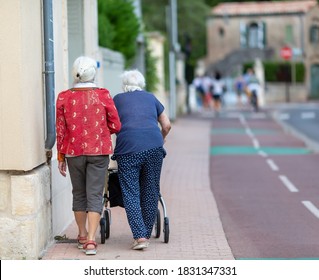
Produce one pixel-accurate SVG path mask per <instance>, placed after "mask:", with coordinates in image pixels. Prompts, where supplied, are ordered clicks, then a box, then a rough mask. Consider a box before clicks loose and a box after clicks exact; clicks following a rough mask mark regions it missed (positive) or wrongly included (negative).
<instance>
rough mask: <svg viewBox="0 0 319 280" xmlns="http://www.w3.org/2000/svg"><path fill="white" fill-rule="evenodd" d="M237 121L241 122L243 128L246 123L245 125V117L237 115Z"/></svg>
mask: <svg viewBox="0 0 319 280" xmlns="http://www.w3.org/2000/svg"><path fill="white" fill-rule="evenodd" d="M239 120H240V122H241V124H242V125H243V126H245V125H246V124H247V123H246V120H245V117H244V116H243V115H239Z"/></svg>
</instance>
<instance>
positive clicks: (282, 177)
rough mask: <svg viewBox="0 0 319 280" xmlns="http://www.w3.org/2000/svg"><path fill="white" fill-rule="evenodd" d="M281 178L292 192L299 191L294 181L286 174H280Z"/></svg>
mask: <svg viewBox="0 0 319 280" xmlns="http://www.w3.org/2000/svg"><path fill="white" fill-rule="evenodd" d="M279 179H280V180H281V181H282V182H283V184H284V185H285V186H286V187H287V189H288V190H289V191H291V192H299V190H298V189H297V188H296V187H295V186H294V184H293V183H291V182H290V181H289V179H288V178H287V177H286V176H284V175H279Z"/></svg>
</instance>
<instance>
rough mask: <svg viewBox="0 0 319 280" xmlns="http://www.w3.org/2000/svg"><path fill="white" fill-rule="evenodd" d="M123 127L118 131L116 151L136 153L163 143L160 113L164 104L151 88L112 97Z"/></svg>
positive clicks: (119, 153)
mask: <svg viewBox="0 0 319 280" xmlns="http://www.w3.org/2000/svg"><path fill="white" fill-rule="evenodd" d="M113 100H114V104H115V106H116V108H117V110H118V114H119V117H120V120H121V124H122V128H121V130H120V132H118V133H117V137H116V145H115V150H114V155H123V154H133V153H138V152H142V151H146V150H149V149H153V148H157V147H161V146H163V144H164V142H163V136H162V133H161V130H160V127H159V125H158V117H159V115H160V114H162V112H163V111H164V106H163V105H162V104H161V102H160V101H159V100H158V99H157V98H156V97H155V96H154V95H153V94H152V93H150V92H147V91H144V90H142V91H139V90H136V91H133V92H124V93H119V94H117V95H115V96H114V98H113Z"/></svg>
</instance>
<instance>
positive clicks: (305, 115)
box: [301, 112, 316, 120]
mask: <svg viewBox="0 0 319 280" xmlns="http://www.w3.org/2000/svg"><path fill="white" fill-rule="evenodd" d="M315 117H316V113H315V112H302V113H301V118H302V119H304V120H305V119H314V118H315Z"/></svg>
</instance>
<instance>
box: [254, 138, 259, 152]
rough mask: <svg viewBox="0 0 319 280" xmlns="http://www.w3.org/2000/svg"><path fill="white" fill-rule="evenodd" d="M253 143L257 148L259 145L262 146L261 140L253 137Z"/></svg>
mask: <svg viewBox="0 0 319 280" xmlns="http://www.w3.org/2000/svg"><path fill="white" fill-rule="evenodd" d="M253 145H254V147H255V149H259V147H260V145H259V142H258V140H257V139H256V138H253Z"/></svg>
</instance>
